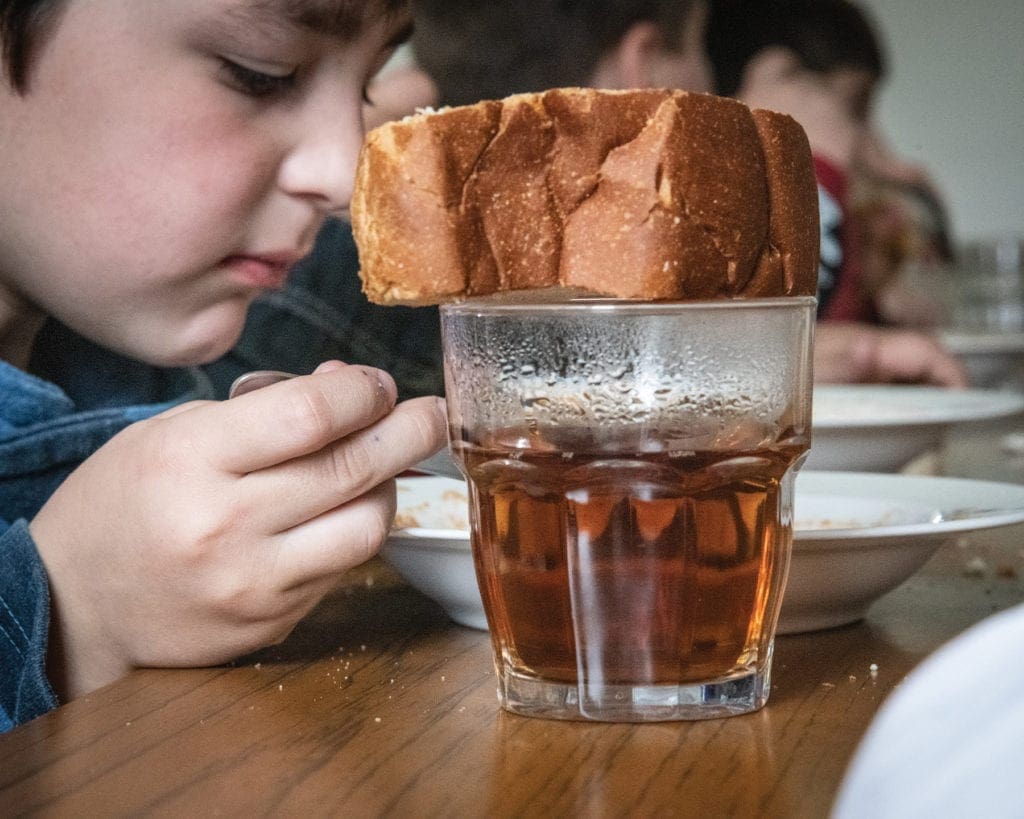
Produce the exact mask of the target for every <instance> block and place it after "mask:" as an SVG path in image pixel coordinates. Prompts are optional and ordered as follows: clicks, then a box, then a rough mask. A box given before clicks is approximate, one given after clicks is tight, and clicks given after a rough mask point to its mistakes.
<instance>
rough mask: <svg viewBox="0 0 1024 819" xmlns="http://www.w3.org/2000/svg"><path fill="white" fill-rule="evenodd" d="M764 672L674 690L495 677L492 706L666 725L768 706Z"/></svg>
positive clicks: (508, 675) (552, 716) (553, 715)
mask: <svg viewBox="0 0 1024 819" xmlns="http://www.w3.org/2000/svg"><path fill="white" fill-rule="evenodd" d="M770 688H771V683H770V670H769V668H768V666H767V664H766V667H765V669H763V670H760V671H750V672H747V673H743V674H740V675H738V676H730V677H728V678H726V679H721V680H713V681H710V682H701V683H682V684H679V685H605V684H593V683H582V684H577V683H564V682H552V681H550V680H539V679H537V678H535V677H528V676H525V675H523V674H520V673H517V672H514V671H506V672H505V673H504V674H499V687H498V701H499V702H500V703H501V706H502V708H504V709H506V710H508V711H511V712H512V713H514V714H521V715H523V716H527V717H544V718H547V719H571V720H593V721H596V722H667V721H671V720H698V719H715V718H719V717H731V716H736V715H738V714H748V713H750V712H751V711H757V710H758V709H759V708H761V707H762V706H764V704H765V703H766V702H767V701H768V692H769V689H770Z"/></svg>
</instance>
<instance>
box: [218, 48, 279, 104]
mask: <svg viewBox="0 0 1024 819" xmlns="http://www.w3.org/2000/svg"><path fill="white" fill-rule="evenodd" d="M221 64H222V65H223V68H224V74H225V78H226V81H227V83H228V85H230V86H231V87H232V88H234V89H235V90H236V91H240V92H241V93H243V94H245V95H247V96H250V97H270V96H274V95H276V94H283V93H286V92H288V91H291V90H292V89H293V88H294V87H295V75H296V72H294V71H292V72H291V73H289V74H267V73H266V72H264V71H257V70H255V69H253V68H248V67H247V66H244V65H241V64H240V63H236V62H234V61H233V60H228V59H226V58H224V57H222V58H221Z"/></svg>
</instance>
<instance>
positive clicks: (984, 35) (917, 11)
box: [861, 0, 1024, 241]
mask: <svg viewBox="0 0 1024 819" xmlns="http://www.w3.org/2000/svg"><path fill="white" fill-rule="evenodd" d="M861 2H862V3H863V7H864V8H866V9H867V10H868V11H869V12H870V13H871V15H872V16H873V18H874V20H875V22H876V23H877V25H878V28H879V29H880V33H881V34H882V35H883V40H884V42H885V43H886V46H887V53H888V56H889V64H890V72H889V77H888V79H887V81H886V83H885V85H884V86H883V88H882V91H881V94H880V97H879V103H880V105H879V110H878V119H879V122H880V123H881V126H882V129H883V130H884V131H885V132H886V134H887V135H888V136H889V138H890V141H891V142H892V143H893V145H894V147H895V148H897V149H898V150H899V151H900V152H901V153H903V154H904V155H906V156H908V157H910V158H913V159H915V160H917V161H919V162H922V163H923V164H925V165H926V166H927V167H928V169H929V170H930V172H931V175H932V177H933V178H934V179H935V180H936V182H937V183H938V186H939V188H940V189H941V190H942V191H943V193H944V195H945V197H946V200H947V203H948V204H949V207H950V211H951V218H952V223H953V229H954V235H955V238H956V239H957V240H959V241H964V240H969V239H973V238H979V237H983V236H991V235H995V234H1000V233H1016V234H1019V235H1024V0H861Z"/></svg>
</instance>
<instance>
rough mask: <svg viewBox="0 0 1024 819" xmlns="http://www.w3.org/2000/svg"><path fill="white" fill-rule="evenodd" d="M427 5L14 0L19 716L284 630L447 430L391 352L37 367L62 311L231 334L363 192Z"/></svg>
mask: <svg viewBox="0 0 1024 819" xmlns="http://www.w3.org/2000/svg"><path fill="white" fill-rule="evenodd" d="M408 30H409V19H408V12H407V9H406V7H405V2H404V0H174V2H167V0H4V1H3V2H0V34H2V37H3V56H4V61H5V65H4V68H5V70H6V77H5V81H4V82H3V83H2V85H0V144H2V145H3V151H2V152H0V212H2V213H3V217H2V219H0V730H2V729H6V728H9V727H10V726H11V725H12V724H17V723H18V722H21V721H24V720H26V719H30V718H31V717H33V716H36V715H38V714H39V713H42V712H43V711H45V710H47V709H48V708H51V707H53V706H54V705H55V703H56V697H55V695H54V692H56V693H57V694H59V695H61V696H62V697H64V698H72V697H75V696H78V695H80V694H83V693H85V692H88V691H90V690H93V689H95V688H97V687H98V686H101V685H104V684H106V683H108V682H110V681H112V680H114V679H116V678H117V677H119V676H121V675H123V674H124V673H126V672H127V671H128V670H130V669H131V668H133V667H135V666H142V665H163V666H180V665H202V664H213V663H220V662H224V661H226V660H228V659H231V658H233V657H236V656H238V655H241V654H244V653H246V652H248V651H251V650H253V649H256V648H258V647H261V646H264V645H267V644H270V643H273V642H275V641H279V640H281V639H283V638H284V636H285V635H287V634H288V633H289V631H290V630H291V628H292V627H293V626H294V625H295V623H296V622H297V621H298V620H299V619H300V618H301V617H302V616H304V615H305V614H306V613H307V612H308V611H309V610H310V609H311V608H312V607H313V606H314V605H315V604H316V603H317V602H318V601H319V600H320V598H321V597H322V596H323V595H324V594H325V593H326V592H328V591H329V590H330V589H331V588H332V587H333V585H334V584H335V582H336V580H337V577H338V575H339V574H340V573H341V572H344V571H345V570H346V569H347V568H349V567H351V566H352V565H354V564H356V563H358V562H360V561H362V560H365V559H366V558H368V557H369V556H370V555H371V554H372V553H373V552H374V551H375V550H376V548H377V547H378V546H379V544H380V542H381V540H382V539H383V538H384V536H385V535H386V532H387V529H388V526H389V524H390V521H391V517H392V515H393V511H394V488H393V484H392V483H391V480H390V479H391V478H392V477H393V476H394V475H395V474H397V473H399V472H401V471H402V470H403V469H405V468H407V467H408V466H410V465H411V464H413V463H415V462H416V461H418V460H420V459H422V458H424V457H426V456H427V455H429V454H430V453H432V452H434V451H436V450H437V449H438V448H439V447H440V446H441V445H442V443H443V440H444V421H443V414H442V411H441V407H440V404H439V402H438V401H437V400H436V399H431V398H426V399H420V400H418V401H411V402H407V403H404V404H400V405H398V406H396V405H395V398H396V394H395V385H394V382H393V380H392V379H391V378H390V377H389V376H388V375H386V374H385V373H383V372H380V371H377V370H373V369H371V368H368V367H356V366H348V365H344V364H341V363H340V362H328V363H326V364H324V365H322V366H321V367H319V368H318V370H317V372H315V373H314V374H313V375H311V376H308V377H303V378H299V379H295V380H293V381H290V382H286V383H281V384H277V385H274V386H272V387H267V388H265V389H263V390H260V391H258V392H255V393H251V394H248V395H245V396H243V397H240V398H238V399H236V400H233V401H230V402H226V403H211V402H207V401H190V402H189V403H184V404H177V402H178V401H179V400H180V399H181V398H183V397H184V398H190V397H195V396H196V395H197V394H199V392H200V389H199V388H201V386H202V382H201V380H197V379H195V378H193V377H190V376H189V375H188V374H187V373H184V374H183V373H181V372H180V371H179V372H178V373H177V374H174V373H163V374H160V375H159V376H153V377H152V378H150V379H149V381H148V382H147V383H145V384H137V383H132V382H131V381H130V379H129V378H127V377H126V374H125V373H124V372H122V371H119V370H116V371H113V372H95V373H94V372H90V373H87V374H83V373H81V372H74V371H73V370H66V369H65V371H63V372H57V373H54V374H53V375H54V377H55V378H57V379H59V381H58V382H57V383H54V382H52V381H47V380H43V379H41V378H39V377H37V376H36V375H35V374H33V373H31V372H29V371H28V370H29V368H31V367H32V366H33V365H32V363H31V361H32V352H33V341H34V338H35V336H36V334H37V332H38V330H39V328H40V327H41V325H42V324H43V322H44V320H45V319H46V318H47V317H48V316H52V317H55V318H57V319H59V320H60V321H61V322H63V323H64V324H65V325H67V326H68V327H70V328H71V329H72V330H74V331H75V332H76V333H77V334H79V335H81V336H84V337H86V338H88V339H90V340H92V341H95V342H97V343H99V344H102V345H103V346H104V347H106V348H109V349H111V350H114V351H115V352H118V353H121V354H124V355H127V356H131V357H133V358H136V359H139V360H140V361H141V362H144V363H146V364H149V365H158V366H161V367H178V366H182V365H191V364H197V363H202V362H206V361H209V360H211V359H213V358H215V357H217V356H219V355H221V354H222V353H223V352H225V351H226V350H227V349H228V348H229V347H230V346H231V345H232V344H233V343H234V341H235V339H236V337H237V335H238V334H239V332H240V331H241V327H242V323H243V321H244V317H245V312H246V309H247V307H248V305H249V303H250V302H251V301H252V300H253V299H254V298H255V296H256V295H257V294H259V293H260V292H262V291H264V290H266V289H268V288H277V287H281V286H282V285H283V283H284V280H285V277H286V275H287V271H288V268H289V267H290V266H291V265H292V264H293V263H294V262H295V261H296V260H297V259H298V258H299V257H300V256H302V255H304V254H305V253H306V252H307V251H308V250H309V247H310V246H311V244H312V242H313V237H314V236H315V235H316V232H317V230H318V228H319V227H320V225H321V223H322V222H323V220H324V218H325V217H326V216H327V215H328V214H332V213H334V214H337V213H341V212H343V211H344V209H345V208H346V207H347V204H348V199H349V196H350V193H351V187H352V179H353V172H354V165H355V159H356V154H357V151H358V148H359V145H360V142H361V138H362V125H361V116H360V106H361V95H362V92H363V89H364V87H365V86H366V84H367V82H368V81H369V79H370V78H371V77H372V76H373V74H374V73H375V72H376V71H377V70H378V69H379V67H380V65H381V64H382V63H383V62H384V61H385V60H386V59H387V57H388V55H389V53H390V51H391V49H392V48H393V47H394V46H395V45H396V44H397V43H398V42H400V41H401V40H402V39H404V38H405V36H406V35H407V34H408ZM140 366H141V365H140ZM41 369H42V368H41ZM65 386H66V388H67V389H66V390H65V389H62V387H65ZM112 386H117V387H119V388H122V389H121V390H120V392H121V395H122V396H123V399H124V400H123V401H122V402H120V404H119V403H118V402H117V401H115V400H114V399H113V395H114V392H113V391H112ZM126 407H127V408H126ZM168 407H171V408H170V409H168ZM133 422H137V423H133ZM51 611H52V621H51V618H50V614H51ZM48 631H49V645H48V646H47V634H48ZM46 672H48V673H49V680H50V681H52V689H51V684H50V682H48V680H47V674H46Z"/></svg>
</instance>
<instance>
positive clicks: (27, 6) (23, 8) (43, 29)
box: [0, 0, 66, 91]
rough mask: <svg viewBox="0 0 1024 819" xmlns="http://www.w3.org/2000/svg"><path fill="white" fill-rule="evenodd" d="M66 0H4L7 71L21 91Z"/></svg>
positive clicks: (1, 31) (1, 30)
mask: <svg viewBox="0 0 1024 819" xmlns="http://www.w3.org/2000/svg"><path fill="white" fill-rule="evenodd" d="M65 2H66V0H0V42H2V43H3V61H4V71H6V72H7V77H8V79H9V80H10V81H11V84H12V85H13V86H14V87H15V88H17V89H18V90H19V91H24V90H25V88H26V86H27V85H28V71H29V66H30V65H31V62H32V56H33V53H34V51H35V49H36V48H37V47H38V45H39V41H40V40H42V39H43V38H44V37H45V36H46V33H47V32H48V31H49V29H50V27H51V26H52V25H53V22H54V20H55V19H56V18H57V16H58V14H59V12H60V10H61V9H62V8H63V7H64V4H65Z"/></svg>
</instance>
